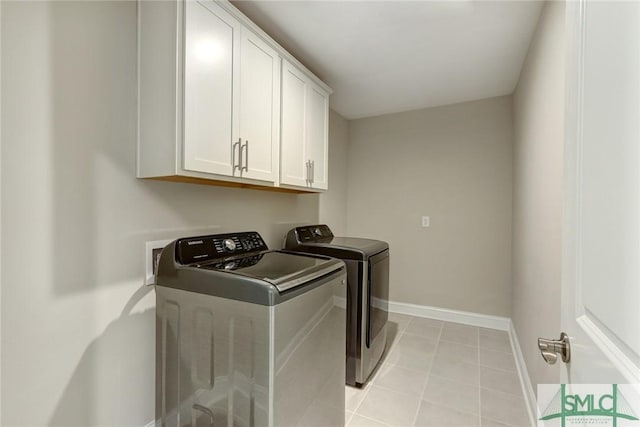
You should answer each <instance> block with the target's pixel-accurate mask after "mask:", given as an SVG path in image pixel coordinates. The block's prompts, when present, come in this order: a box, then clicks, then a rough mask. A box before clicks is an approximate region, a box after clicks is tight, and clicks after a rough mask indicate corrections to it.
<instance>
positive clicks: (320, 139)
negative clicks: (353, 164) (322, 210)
mask: <svg viewBox="0 0 640 427" xmlns="http://www.w3.org/2000/svg"><path fill="white" fill-rule="evenodd" d="M306 107H307V108H306V110H307V126H306V135H305V145H306V148H305V152H306V153H307V157H308V160H310V161H311V162H312V163H311V186H312V187H313V188H318V189H322V190H326V189H327V188H328V171H327V167H328V161H327V157H328V155H329V135H328V134H327V130H328V128H329V126H328V123H327V121H328V120H329V95H327V93H326V92H325V91H323V90H322V89H320V88H319V87H317V86H316V85H315V84H313V83H311V82H308V84H307V105H306Z"/></svg>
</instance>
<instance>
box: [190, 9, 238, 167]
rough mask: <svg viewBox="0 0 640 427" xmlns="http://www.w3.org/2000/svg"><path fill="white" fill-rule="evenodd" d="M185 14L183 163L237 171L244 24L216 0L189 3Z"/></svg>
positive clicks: (191, 165)
mask: <svg viewBox="0 0 640 427" xmlns="http://www.w3.org/2000/svg"><path fill="white" fill-rule="evenodd" d="M185 14H186V16H185V22H186V24H185V28H186V31H185V55H184V116H183V117H184V140H183V167H184V169H186V170H190V171H196V172H205V173H215V174H221V175H232V174H233V171H234V170H233V169H234V168H233V163H234V162H233V157H234V155H233V154H232V138H233V137H234V136H235V135H236V134H237V132H235V131H237V129H234V124H233V116H234V114H233V106H234V105H237V104H238V103H237V102H234V101H236V99H234V97H235V98H237V90H236V87H237V78H236V76H237V67H235V66H234V57H236V52H237V50H238V46H239V43H238V41H237V40H236V39H237V38H238V37H239V34H240V24H239V22H237V21H236V20H235V19H234V18H232V17H231V16H230V15H229V14H227V13H226V12H224V11H223V10H221V9H220V8H219V7H218V6H217V5H215V4H214V3H213V2H210V4H209V3H207V4H206V5H204V4H202V3H198V2H194V1H187V2H185ZM236 152H237V149H236Z"/></svg>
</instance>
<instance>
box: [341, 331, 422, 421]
mask: <svg viewBox="0 0 640 427" xmlns="http://www.w3.org/2000/svg"><path fill="white" fill-rule="evenodd" d="M409 322H411V321H409ZM407 326H409V324H407V325H406V326H405V327H404V328H403V329H402V331H398V341H399V340H400V338H401V337H402V335H404V333H405V330H406V329H407ZM395 344H397V342H395V343H394V345H395ZM389 354H391V351H389ZM380 368H381V367H380ZM380 368H378V369H380ZM376 375H377V374H376ZM373 382H374V378H371V381H370V382H369V383H368V384H365V385H364V386H363V391H364V394H363V395H362V398H361V399H360V401H359V402H358V404H357V405H356V407H355V408H353V415H351V419H353V416H354V415H355V414H358V416H360V417H364V418H367V419H370V420H374V421H377V422H381V421H380V420H375V419H373V418H369V417H366V416H364V415H362V414H360V413H358V409H360V406H362V402H364V399H366V398H367V394H369V390H371V387H373ZM376 387H379V386H376ZM383 388H385V387H383ZM385 389H386V388H385ZM351 419H350V420H349V421H351ZM383 424H385V425H387V424H386V423H383ZM345 425H346V423H345Z"/></svg>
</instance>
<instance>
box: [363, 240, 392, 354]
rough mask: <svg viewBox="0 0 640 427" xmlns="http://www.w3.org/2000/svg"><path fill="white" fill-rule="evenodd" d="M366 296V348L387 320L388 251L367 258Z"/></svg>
mask: <svg viewBox="0 0 640 427" xmlns="http://www.w3.org/2000/svg"><path fill="white" fill-rule="evenodd" d="M368 281H369V283H368V285H369V286H367V289H368V295H367V299H368V301H367V347H371V342H372V341H373V340H374V339H375V338H376V337H377V336H378V334H379V333H380V332H381V331H382V330H383V329H384V325H386V324H387V319H388V318H389V250H388V249H387V250H385V251H382V252H380V253H379V254H376V255H373V256H372V257H370V258H369V274H368Z"/></svg>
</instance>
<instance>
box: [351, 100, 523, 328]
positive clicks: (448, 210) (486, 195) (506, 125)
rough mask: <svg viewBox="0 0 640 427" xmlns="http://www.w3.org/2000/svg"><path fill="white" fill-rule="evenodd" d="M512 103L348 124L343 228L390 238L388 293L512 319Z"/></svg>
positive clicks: (404, 299)
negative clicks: (425, 224)
mask: <svg viewBox="0 0 640 427" xmlns="http://www.w3.org/2000/svg"><path fill="white" fill-rule="evenodd" d="M511 102H512V100H511V97H510V96H506V97H499V98H492V99H486V100H481V101H474V102H468V103H463V104H457V105H451V106H445V107H438V108H430V109H425V110H417V111H410V112H405V113H399V114H391V115H385V116H379V117H372V118H366V119H360V120H354V121H351V122H349V147H348V155H349V158H348V167H349V175H348V180H349V184H348V199H349V200H348V209H347V231H348V234H349V235H352V236H359V237H371V238H376V239H381V240H385V241H388V242H389V245H390V248H391V273H390V274H391V277H390V281H391V282H390V299H391V300H393V301H398V302H405V303H413V304H420V305H428V306H436V307H444V308H450V309H456V310H464V311H471V312H477V313H485V314H492V315H501V316H510V314H511V310H510V298H511V297H510V295H511V287H510V276H511V205H512V200H511V194H512V171H511V169H512V168H511V164H512V137H513V129H512V114H511V112H512V105H511ZM422 215H428V216H430V218H431V226H430V227H429V228H422V227H421V216H422Z"/></svg>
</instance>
